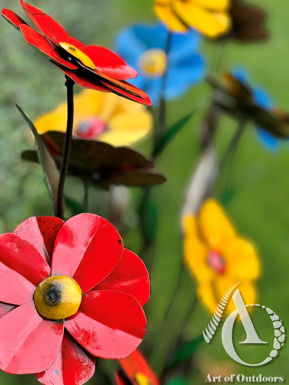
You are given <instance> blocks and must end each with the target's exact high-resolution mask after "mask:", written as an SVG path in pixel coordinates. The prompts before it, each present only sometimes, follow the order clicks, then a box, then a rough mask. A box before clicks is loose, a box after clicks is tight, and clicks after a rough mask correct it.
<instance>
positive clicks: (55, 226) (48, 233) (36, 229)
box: [13, 217, 64, 263]
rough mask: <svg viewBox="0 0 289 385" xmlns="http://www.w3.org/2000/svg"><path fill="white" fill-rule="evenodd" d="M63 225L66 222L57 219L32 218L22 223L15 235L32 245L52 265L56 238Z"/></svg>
mask: <svg viewBox="0 0 289 385" xmlns="http://www.w3.org/2000/svg"><path fill="white" fill-rule="evenodd" d="M63 224H64V222H63V221H62V220H61V219H59V218H56V217H31V218H28V219H26V220H25V221H24V222H22V223H20V225H18V226H17V227H16V229H15V230H14V231H13V233H14V234H15V235H17V236H18V237H19V238H22V239H24V240H25V241H27V242H29V243H31V244H32V245H33V246H34V247H35V249H37V250H38V252H39V254H40V255H41V256H42V257H43V258H44V259H45V260H46V261H47V262H48V263H50V262H51V256H52V251H53V248H54V242H55V238H56V235H57V233H58V231H59V230H60V228H61V227H62V226H63Z"/></svg>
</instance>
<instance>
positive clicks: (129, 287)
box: [97, 249, 150, 306]
mask: <svg viewBox="0 0 289 385" xmlns="http://www.w3.org/2000/svg"><path fill="white" fill-rule="evenodd" d="M97 290H116V291H123V292H126V293H128V294H131V295H132V296H134V297H135V298H136V299H137V300H138V301H139V303H140V304H141V305H142V306H143V305H144V304H145V303H146V302H147V301H148V299H149V296H150V279H149V273H148V271H147V269H146V267H145V265H144V263H143V262H142V260H141V259H140V258H139V257H138V256H137V255H136V254H134V253H133V252H132V251H130V250H127V249H124V250H123V253H122V258H121V261H120V263H119V265H118V266H117V267H116V269H114V271H113V272H112V273H111V274H110V275H109V276H108V277H107V278H106V279H105V280H104V281H103V282H102V283H101V284H100V285H98V286H97Z"/></svg>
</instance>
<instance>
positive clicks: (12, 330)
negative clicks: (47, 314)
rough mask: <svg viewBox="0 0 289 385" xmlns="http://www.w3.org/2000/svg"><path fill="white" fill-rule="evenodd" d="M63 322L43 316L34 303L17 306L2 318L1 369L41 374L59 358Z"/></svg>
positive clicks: (0, 339) (0, 331)
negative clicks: (53, 320) (39, 313)
mask: <svg viewBox="0 0 289 385" xmlns="http://www.w3.org/2000/svg"><path fill="white" fill-rule="evenodd" d="M63 330H64V328H63V323H62V322H52V321H48V320H45V319H43V318H42V317H40V316H39V315H38V313H37V311H36V309H35V306H34V303H33V302H32V301H31V302H28V303H26V304H24V305H22V306H19V307H17V308H16V309H14V310H12V311H11V312H9V313H8V314H6V315H5V316H4V317H3V318H1V319H0V368H1V369H2V370H4V371H5V372H8V373H12V374H30V373H39V372H42V371H43V370H46V369H47V368H48V367H50V366H51V364H52V363H53V362H54V360H55V359H56V357H57V354H58V352H59V349H60V346H61V342H62V338H63Z"/></svg>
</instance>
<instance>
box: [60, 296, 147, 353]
mask: <svg viewBox="0 0 289 385" xmlns="http://www.w3.org/2000/svg"><path fill="white" fill-rule="evenodd" d="M65 327H66V328H67V330H68V331H69V333H70V334H71V335H72V336H73V337H74V338H75V339H76V340H77V341H78V342H79V343H80V345H82V346H83V347H84V348H85V349H86V350H87V351H89V352H90V353H91V354H92V355H94V356H97V357H102V358H111V359H113V358H114V359H117V358H123V357H126V356H128V355H129V354H130V353H132V352H133V351H134V350H135V349H136V348H137V346H138V345H139V344H140V343H141V341H142V339H143V337H144V335H145V328H146V317H145V314H144V312H143V310H142V308H141V306H140V304H139V303H138V302H137V300H136V299H135V298H134V297H132V296H131V295H129V294H126V293H122V292H117V291H97V290H94V291H90V292H89V293H87V294H86V295H85V296H84V297H83V300H82V304H81V308H80V312H78V313H77V314H76V315H75V316H74V317H72V318H71V319H69V320H67V321H66V322H65Z"/></svg>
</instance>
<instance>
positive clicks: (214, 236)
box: [199, 199, 236, 252]
mask: <svg viewBox="0 0 289 385" xmlns="http://www.w3.org/2000/svg"><path fill="white" fill-rule="evenodd" d="M199 225H200V231H201V234H202V236H203V237H204V239H205V240H206V241H207V243H208V245H209V247H210V248H211V249H212V250H216V251H218V252H222V251H223V249H224V247H225V246H226V245H227V244H228V243H229V242H231V241H232V240H233V239H234V238H235V237H236V232H235V229H234V227H233V225H232V223H231V222H230V220H229V218H228V217H227V215H226V213H225V210H224V209H223V207H222V206H221V205H220V204H219V203H218V202H217V201H216V200H214V199H208V200H207V201H206V202H205V203H204V204H203V206H202V208H201V210H200V216H199Z"/></svg>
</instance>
